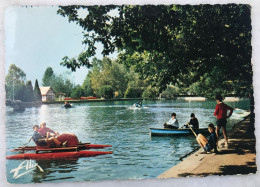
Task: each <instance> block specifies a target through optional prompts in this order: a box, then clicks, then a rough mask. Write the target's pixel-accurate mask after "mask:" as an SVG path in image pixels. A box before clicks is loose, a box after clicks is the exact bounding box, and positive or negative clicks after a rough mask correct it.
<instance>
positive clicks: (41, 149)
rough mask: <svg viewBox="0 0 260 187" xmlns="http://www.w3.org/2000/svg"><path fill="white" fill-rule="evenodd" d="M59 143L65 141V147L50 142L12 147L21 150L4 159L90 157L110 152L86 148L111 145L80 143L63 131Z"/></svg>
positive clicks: (72, 135)
mask: <svg viewBox="0 0 260 187" xmlns="http://www.w3.org/2000/svg"><path fill="white" fill-rule="evenodd" d="M57 139H58V140H59V141H60V142H61V143H64V142H65V143H66V145H67V146H66V147H53V146H52V145H51V144H49V145H46V146H38V145H36V146H24V147H18V148H17V149H13V150H12V151H19V152H23V153H21V154H16V155H8V156H7V157H6V159H41V160H49V159H70V158H79V157H91V156H97V155H105V154H112V153H113V152H111V151H89V150H86V149H102V148H105V147H112V146H111V145H100V144H90V143H81V142H79V141H78V138H77V137H76V136H75V135H74V134H70V133H64V134H61V135H59V136H58V137H57ZM25 151H35V152H33V153H24V152H25Z"/></svg>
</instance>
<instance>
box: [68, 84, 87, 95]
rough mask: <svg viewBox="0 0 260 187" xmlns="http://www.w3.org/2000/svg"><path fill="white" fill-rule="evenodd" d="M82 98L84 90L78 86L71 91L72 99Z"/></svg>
mask: <svg viewBox="0 0 260 187" xmlns="http://www.w3.org/2000/svg"><path fill="white" fill-rule="evenodd" d="M82 96H84V90H83V89H82V88H81V86H80V85H77V86H76V87H75V88H74V89H73V90H72V93H71V97H74V98H80V97H82Z"/></svg>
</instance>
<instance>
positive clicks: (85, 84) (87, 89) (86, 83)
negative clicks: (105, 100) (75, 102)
mask: <svg viewBox="0 0 260 187" xmlns="http://www.w3.org/2000/svg"><path fill="white" fill-rule="evenodd" d="M89 75H90V74H87V76H86V78H85V80H84V82H83V84H82V89H83V90H84V94H85V96H92V95H93V89H92V87H91V80H90V76H89Z"/></svg>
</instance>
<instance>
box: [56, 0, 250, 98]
mask: <svg viewBox="0 0 260 187" xmlns="http://www.w3.org/2000/svg"><path fill="white" fill-rule="evenodd" d="M79 10H83V11H84V10H85V11H86V12H87V16H86V17H85V18H82V17H80V16H79V14H78V11H79ZM112 11H113V12H116V13H114V14H113V13H111V12H112ZM58 14H60V15H62V16H67V17H68V19H69V21H74V22H76V23H77V24H78V25H80V26H81V27H82V29H83V30H84V32H85V33H84V40H83V43H84V44H86V45H87V50H86V51H84V52H82V53H81V54H80V55H79V56H78V58H77V59H75V58H73V59H69V58H68V57H66V58H64V60H63V62H62V63H61V64H62V65H64V66H66V67H68V68H71V69H72V70H73V71H75V69H76V68H79V67H80V66H87V67H90V66H91V63H90V62H89V58H90V57H92V56H94V55H95V53H96V47H95V44H96V43H97V42H99V43H101V44H102V45H103V51H102V54H103V55H104V56H105V55H108V54H110V53H113V52H115V51H116V50H118V51H119V52H120V53H121V57H124V56H132V55H133V54H135V53H138V54H140V55H142V54H147V60H146V61H139V62H138V63H136V64H133V66H138V67H139V68H136V71H139V72H140V73H141V74H142V76H144V77H150V78H151V80H152V84H151V86H152V87H157V88H159V89H160V90H164V89H165V88H166V86H167V85H168V84H170V83H173V84H178V85H180V87H188V86H189V85H191V84H192V83H195V82H198V81H200V80H201V78H202V77H203V76H205V75H206V74H207V76H209V77H208V78H210V79H212V80H214V78H215V77H214V76H215V75H216V74H215V72H214V71H216V70H217V71H219V74H218V75H217V76H218V77H219V81H220V82H221V83H225V82H231V83H232V87H228V90H227V92H229V93H231V92H235V93H237V94H240V95H243V94H244V93H243V92H245V90H246V89H247V88H248V87H252V66H251V52H252V47H251V20H250V7H249V6H247V5H242V4H228V5H195V6H190V5H158V6H154V5H145V6H133V5H121V6H115V5H109V6H68V7H60V9H59V10H58ZM127 63H128V62H127ZM131 66H132V65H131ZM231 70H232V71H231ZM208 86H209V87H204V88H205V89H204V91H205V92H207V90H209V88H212V89H214V86H217V87H215V88H216V89H219V90H222V91H223V90H224V89H226V87H225V88H222V84H217V85H214V86H213V85H208ZM231 88H232V89H231Z"/></svg>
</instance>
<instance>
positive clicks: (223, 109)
mask: <svg viewBox="0 0 260 187" xmlns="http://www.w3.org/2000/svg"><path fill="white" fill-rule="evenodd" d="M216 102H217V105H216V108H215V112H214V116H216V117H217V122H216V123H217V128H216V134H217V140H218V138H219V131H220V128H222V131H223V136H224V139H225V147H228V135H227V129H226V125H227V118H229V117H230V116H231V115H232V113H233V108H231V107H230V106H228V105H227V104H225V103H223V97H222V96H221V95H220V94H217V95H216ZM228 110H229V114H228V115H227V111H228Z"/></svg>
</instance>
